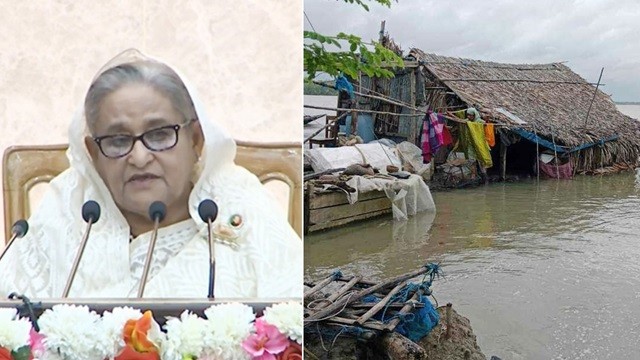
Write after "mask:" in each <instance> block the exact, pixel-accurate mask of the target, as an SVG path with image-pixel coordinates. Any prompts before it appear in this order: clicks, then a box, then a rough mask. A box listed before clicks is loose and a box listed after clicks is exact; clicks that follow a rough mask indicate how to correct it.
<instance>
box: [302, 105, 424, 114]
mask: <svg viewBox="0 0 640 360" xmlns="http://www.w3.org/2000/svg"><path fill="white" fill-rule="evenodd" d="M304 107H306V108H309V109H321V110H333V111H346V112H347V113H349V112H353V111H355V112H358V113H363V114H387V115H397V116H422V115H418V114H416V115H411V114H400V113H392V112H388V111H374V110H363V109H351V108H330V107H326V106H315V105H304ZM340 116H342V115H340Z"/></svg>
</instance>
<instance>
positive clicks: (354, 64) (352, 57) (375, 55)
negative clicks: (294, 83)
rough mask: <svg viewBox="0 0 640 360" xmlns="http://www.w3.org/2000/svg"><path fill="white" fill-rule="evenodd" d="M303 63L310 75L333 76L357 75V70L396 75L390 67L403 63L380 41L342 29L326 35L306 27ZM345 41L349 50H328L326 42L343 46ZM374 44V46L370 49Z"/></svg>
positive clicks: (313, 76) (311, 77)
mask: <svg viewBox="0 0 640 360" xmlns="http://www.w3.org/2000/svg"><path fill="white" fill-rule="evenodd" d="M304 38H305V40H306V43H305V45H304V67H305V70H306V71H307V73H308V78H309V79H313V78H315V76H316V73H317V72H325V73H327V74H329V75H331V76H338V75H339V74H340V73H344V74H345V75H347V76H349V77H351V78H354V79H355V78H357V77H358V72H362V73H363V74H365V75H367V76H370V77H385V78H390V77H393V72H392V71H391V70H389V68H391V67H394V66H395V67H402V66H404V63H403V61H402V58H401V57H400V56H398V55H397V54H395V53H394V52H393V51H391V50H389V49H387V48H385V47H383V46H382V45H381V44H380V43H377V42H372V43H365V42H363V41H362V39H361V38H360V37H358V36H355V35H350V34H345V33H339V34H338V35H336V36H326V35H322V34H318V33H316V32H313V31H305V32H304ZM341 41H342V42H346V43H347V44H349V51H335V52H332V51H327V50H326V49H325V47H324V45H333V46H335V47H337V48H339V49H342V44H341ZM370 47H373V49H370Z"/></svg>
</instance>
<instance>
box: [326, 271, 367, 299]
mask: <svg viewBox="0 0 640 360" xmlns="http://www.w3.org/2000/svg"><path fill="white" fill-rule="evenodd" d="M360 280H362V276H354V277H353V279H351V281H349V282H348V283H346V284H344V285H343V286H342V287H341V288H340V289H339V290H338V291H336V292H335V293H333V295H331V296H329V297H328V298H327V301H329V302H334V301H336V300H337V299H338V298H339V297H340V296H342V295H344V294H345V293H346V292H347V291H349V290H351V288H352V287H353V285H355V284H356V283H357V282H359V281H360Z"/></svg>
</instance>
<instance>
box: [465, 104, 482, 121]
mask: <svg viewBox="0 0 640 360" xmlns="http://www.w3.org/2000/svg"><path fill="white" fill-rule="evenodd" d="M470 114H472V115H473V121H480V120H482V117H480V113H479V112H478V110H476V108H474V107H470V108H468V109H467V115H470Z"/></svg>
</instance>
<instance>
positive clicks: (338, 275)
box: [331, 270, 342, 280]
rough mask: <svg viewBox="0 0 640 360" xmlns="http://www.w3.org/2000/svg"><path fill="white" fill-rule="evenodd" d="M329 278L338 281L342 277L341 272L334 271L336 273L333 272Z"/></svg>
mask: <svg viewBox="0 0 640 360" xmlns="http://www.w3.org/2000/svg"><path fill="white" fill-rule="evenodd" d="M331 276H332V277H333V279H334V280H335V279H338V278H341V277H342V271H340V270H336V271H334V272H333V274H331Z"/></svg>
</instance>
